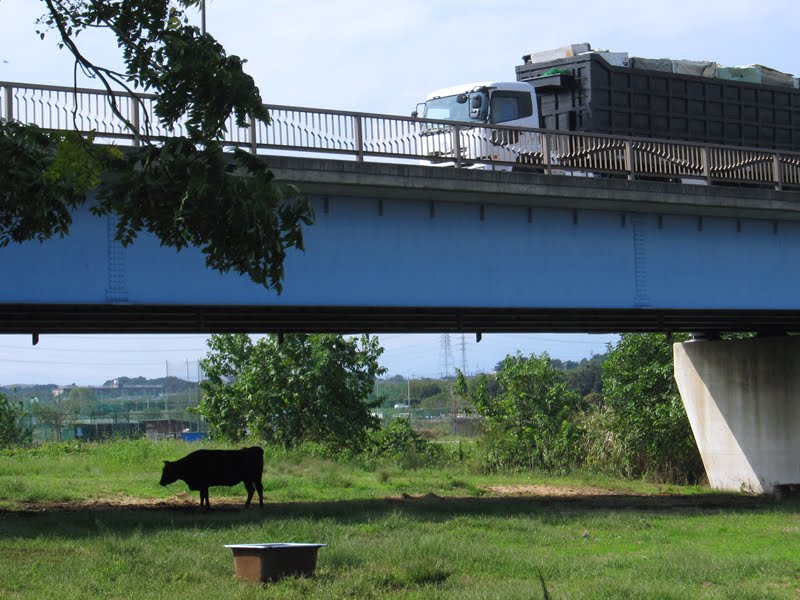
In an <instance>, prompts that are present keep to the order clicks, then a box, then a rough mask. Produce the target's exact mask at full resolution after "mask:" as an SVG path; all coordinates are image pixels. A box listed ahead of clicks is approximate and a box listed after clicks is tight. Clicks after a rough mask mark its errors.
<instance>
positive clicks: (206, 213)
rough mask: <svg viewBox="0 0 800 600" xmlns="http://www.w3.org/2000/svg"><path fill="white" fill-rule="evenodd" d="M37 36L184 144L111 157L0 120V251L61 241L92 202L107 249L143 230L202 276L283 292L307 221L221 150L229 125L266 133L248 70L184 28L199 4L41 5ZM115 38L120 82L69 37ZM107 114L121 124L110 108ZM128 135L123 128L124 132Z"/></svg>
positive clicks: (296, 199)
mask: <svg viewBox="0 0 800 600" xmlns="http://www.w3.org/2000/svg"><path fill="white" fill-rule="evenodd" d="M43 1H44V4H45V6H46V7H47V12H46V14H45V15H44V16H43V17H42V18H41V19H40V20H39V24H40V25H41V26H43V27H45V28H47V29H50V30H53V31H55V33H56V34H57V36H58V37H59V39H60V40H61V44H63V46H64V47H65V48H67V49H68V50H69V51H70V52H71V53H72V54H73V56H74V57H75V61H76V66H78V67H80V68H81V69H82V70H83V71H84V72H85V73H87V74H88V75H89V76H91V77H95V78H97V79H98V80H99V81H100V83H101V84H102V85H103V86H104V87H106V88H107V89H109V90H111V89H112V88H116V87H119V86H122V87H123V88H125V89H128V90H129V91H130V89H131V87H133V88H143V89H146V90H148V91H151V92H155V93H156V95H157V101H156V104H155V114H156V116H157V117H158V118H159V119H160V121H161V122H162V124H163V125H165V126H166V127H167V128H168V129H169V128H172V127H173V126H176V125H180V126H183V127H185V130H186V131H187V136H185V137H177V136H176V137H173V138H170V139H168V140H166V141H164V142H159V143H158V144H151V140H150V139H149V137H148V135H147V126H146V124H145V126H144V127H145V131H144V132H141V131H134V132H133V133H136V134H137V135H139V134H142V137H141V139H142V141H143V143H144V146H143V147H139V148H129V149H126V151H125V153H124V155H123V153H121V152H119V151H117V150H111V151H109V150H107V149H103V148H100V147H97V146H95V145H94V144H93V143H92V142H93V140H92V139H91V137H89V138H88V139H86V140H84V139H82V138H80V136H78V135H77V134H75V133H66V132H62V133H45V132H42V131H41V130H39V129H37V128H36V127H33V126H27V125H22V124H19V123H2V122H0V161H2V163H1V164H3V167H4V168H3V170H2V172H0V189H2V190H3V197H2V200H3V201H2V202H1V203H0V247H2V246H4V245H7V244H8V243H9V242H12V241H13V242H24V241H27V240H33V239H38V240H45V239H48V238H50V237H52V236H54V235H58V236H64V235H67V234H68V232H69V229H70V226H71V223H72V212H73V211H74V210H75V209H76V208H78V207H79V206H81V205H83V204H85V203H86V201H87V198H88V197H89V194H90V193H92V192H94V195H95V197H96V200H97V202H96V203H95V204H94V205H93V206H92V211H93V212H94V213H95V214H96V215H100V216H102V215H106V214H115V215H117V216H118V217H119V219H118V229H117V239H119V240H120V241H122V242H123V243H124V244H129V243H132V242H133V241H134V240H135V238H136V237H137V235H138V234H139V233H142V232H149V233H152V234H154V235H156V236H157V237H158V238H159V239H160V241H161V243H162V244H163V245H164V246H169V247H173V248H176V249H178V250H180V249H182V248H184V247H186V246H196V247H198V248H199V249H200V250H201V251H202V252H203V253H204V254H205V257H206V264H207V266H208V267H210V268H212V269H216V270H218V271H221V272H228V271H234V272H236V273H239V274H244V275H247V276H249V277H250V278H251V279H252V280H253V281H255V282H256V283H259V284H260V285H263V286H265V287H268V288H273V289H275V290H276V291H278V292H279V293H280V292H281V290H282V284H281V282H282V280H283V277H284V268H283V263H284V260H285V258H286V254H287V251H288V250H290V249H297V250H302V249H303V235H302V226H303V225H309V224H311V223H312V222H313V213H312V211H311V208H310V206H309V204H308V202H307V201H306V200H305V199H304V198H303V197H302V196H301V195H300V192H299V190H298V189H297V188H295V187H294V186H291V185H285V184H280V183H279V182H277V181H275V179H274V176H273V175H272V173H271V172H270V171H269V169H268V168H267V167H266V165H265V164H264V162H263V160H261V159H259V158H257V157H255V156H252V155H249V154H247V153H245V152H242V151H241V150H235V151H234V152H231V153H228V152H224V151H223V147H222V146H221V144H220V141H219V140H220V138H221V136H222V134H223V133H224V132H225V131H226V127H227V126H228V122H229V120H230V118H231V117H233V119H234V122H235V123H236V124H237V125H238V126H239V127H246V126H249V125H250V124H253V123H256V122H258V121H260V122H262V123H265V124H266V123H268V122H269V114H268V112H267V110H266V108H265V107H264V105H263V103H262V101H261V97H260V94H259V91H258V88H257V87H256V85H255V82H254V81H253V79H252V78H251V77H250V76H249V75H247V74H246V73H245V72H244V68H243V67H244V63H245V61H244V60H243V59H241V58H239V57H237V56H227V54H226V53H225V50H224V48H223V47H222V46H221V45H220V44H219V43H218V42H217V41H216V40H214V38H213V37H212V36H210V35H207V34H206V35H202V34H201V33H200V32H199V30H198V29H197V28H196V27H193V26H190V25H188V22H189V18H188V16H189V15H188V14H187V12H186V11H187V10H188V9H195V8H196V7H197V4H198V0H118V1H115V2H99V1H97V0H43ZM98 27H99V28H106V29H108V30H109V31H110V32H111V33H113V35H114V36H115V37H116V39H117V43H118V46H119V48H120V50H121V52H122V55H123V58H124V60H125V65H126V71H125V73H117V72H114V71H111V70H109V69H107V68H105V67H103V66H102V65H97V64H94V63H92V62H90V61H89V60H87V58H86V57H84V56H83V55H82V54H81V52H80V49H79V47H78V46H77V43H76V39H77V37H78V35H79V34H80V33H81V32H82V31H84V30H86V29H89V28H98ZM109 102H110V104H111V108H112V110H113V111H114V112H115V113H116V115H117V117H118V118H120V119H121V120H124V119H125V115H123V114H122V112H121V111H119V110H118V108H117V106H116V104H115V101H114V99H113V96H109ZM126 123H127V125H128V127H129V128H131V129H133V124H131V123H129V122H127V121H126Z"/></svg>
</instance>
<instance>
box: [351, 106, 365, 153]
mask: <svg viewBox="0 0 800 600" xmlns="http://www.w3.org/2000/svg"><path fill="white" fill-rule="evenodd" d="M362 119H363V117H361V116H355V117H353V120H354V130H355V135H356V140H355V141H356V161H357V162H364V124H363V122H362Z"/></svg>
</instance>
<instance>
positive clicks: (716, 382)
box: [673, 337, 800, 493]
mask: <svg viewBox="0 0 800 600" xmlns="http://www.w3.org/2000/svg"><path fill="white" fill-rule="evenodd" d="M673 353H674V358H675V380H676V381H677V383H678V389H679V390H680V393H681V398H682V399H683V404H684V406H685V407H686V413H687V414H688V416H689V421H690V423H691V426H692V431H693V432H694V436H695V440H696V441H697V446H698V448H699V450H700V454H701V456H702V458H703V464H704V465H705V469H706V474H707V475H708V479H709V482H710V483H711V486H712V487H713V488H716V489H721V490H735V491H740V490H741V491H750V492H755V493H773V492H775V491H777V490H776V486H779V485H789V484H797V483H800V435H798V433H800V402H798V397H799V396H800V368H798V365H800V337H779V338H753V339H746V340H731V341H719V340H717V341H693V342H684V343H679V344H675V345H674V347H673Z"/></svg>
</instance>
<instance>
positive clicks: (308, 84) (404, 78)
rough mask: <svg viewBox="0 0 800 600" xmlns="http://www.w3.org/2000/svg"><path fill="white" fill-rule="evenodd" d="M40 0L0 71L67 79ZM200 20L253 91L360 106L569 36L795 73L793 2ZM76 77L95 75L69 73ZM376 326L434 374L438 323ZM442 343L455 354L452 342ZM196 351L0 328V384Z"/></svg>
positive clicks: (797, 12)
mask: <svg viewBox="0 0 800 600" xmlns="http://www.w3.org/2000/svg"><path fill="white" fill-rule="evenodd" d="M545 4H546V5H545ZM42 7H43V3H42V2H40V1H37V0H0V80H2V81H16V82H25V83H41V84H52V85H70V84H71V83H72V73H73V69H72V61H71V60H70V58H69V56H68V55H67V53H66V52H65V51H60V50H58V49H57V48H56V40H55V38H54V37H53V36H52V35H51V36H48V37H46V38H45V40H44V41H41V40H39V37H38V35H37V34H36V30H37V26H36V25H35V23H34V22H35V19H36V17H37V16H39V15H40V14H41V13H42V12H43V8H42ZM197 22H198V24H199V18H198V21H197ZM207 23H208V30H209V32H210V33H212V34H213V35H214V36H216V37H217V39H219V40H220V42H222V44H223V45H224V46H225V47H226V48H227V50H228V52H229V53H230V54H238V55H240V56H242V57H245V58H247V60H248V64H247V68H248V72H249V73H250V74H251V75H253V77H254V78H255V80H256V83H257V84H258V85H259V87H260V89H261V92H262V96H263V97H264V99H265V101H267V102H271V103H277V104H288V105H295V106H306V107H322V108H335V109H344V110H357V111H365V112H377V113H389V114H409V113H410V112H411V111H412V110H413V109H414V107H415V105H416V103H417V102H419V101H420V100H421V99H423V98H424V97H425V94H426V93H427V92H428V91H430V90H433V89H437V88H441V87H445V86H447V85H453V84H458V83H464V82H469V81H486V80H513V79H514V77H515V74H514V73H515V72H514V67H515V66H516V65H518V64H520V63H521V57H522V55H523V54H527V53H530V52H532V51H537V50H545V49H549V48H555V47H559V46H563V45H566V44H571V43H578V42H590V43H591V44H592V46H593V47H594V48H601V49H608V50H613V51H622V52H628V53H630V54H631V55H634V56H643V57H649V58H658V57H669V58H684V59H693V60H714V61H717V62H718V63H720V64H722V65H726V66H741V65H748V64H762V65H766V66H769V67H772V68H774V69H778V70H780V71H784V72H788V73H793V74H799V73H800V64H798V63H799V62H800V59H798V55H799V54H798V50H797V44H796V40H797V25H798V23H800V3H798V2H797V0H760V1H753V0H724V1H718V0H704V1H702V2H697V1H691V2H690V1H686V0H673V1H663V2H641V1H637V2H629V1H615V0H606V1H605V2H594V1H591V2H590V1H584V0H573V1H572V2H564V3H556V2H549V3H541V2H512V1H506V0H492V1H487V0H483V1H482V2H477V1H473V0H459V1H458V2H456V1H454V0H438V1H436V2H431V1H430V0H428V1H426V2H423V1H421V0H406V1H405V2H391V3H389V2H385V3H384V2H381V3H379V2H375V1H374V0H372V1H365V0H338V1H337V2H329V1H326V2H323V1H318V0H314V1H306V2H285V1H278V2H265V1H264V0H207ZM79 41H80V42H81V44H82V48H83V50H84V51H85V52H86V53H87V55H88V56H89V57H90V58H93V59H95V60H102V61H103V62H104V64H107V65H110V66H119V65H120V60H119V59H118V57H117V52H116V47H115V46H114V44H113V43H112V42H111V41H110V40H109V39H108V38H106V37H104V36H102V35H96V34H86V35H82V36H81V37H80V39H79ZM79 85H82V86H86V87H96V86H95V85H93V82H91V81H87V80H85V79H80V80H79ZM0 259H1V258H0ZM380 337H381V340H382V342H383V345H384V347H385V348H386V352H385V354H384V360H383V364H384V365H385V366H386V367H387V368H388V369H389V372H390V373H391V374H396V373H400V374H403V375H417V376H423V375H432V376H436V375H438V374H439V373H440V372H441V352H440V348H441V344H440V337H439V336H438V335H407V336H403V335H396V334H392V335H386V336H380ZM614 339H615V338H614V337H613V336H589V335H571V336H564V335H555V334H543V335H514V336H512V335H484V337H483V340H482V341H481V342H480V344H475V339H474V336H467V338H466V340H465V341H466V349H467V364H468V369H469V370H470V371H478V370H487V369H491V367H493V366H494V364H496V363H497V362H498V361H499V360H501V359H502V358H503V357H504V356H505V355H506V354H508V353H513V352H515V351H517V350H520V351H522V352H523V353H525V354H530V353H533V352H535V353H540V352H543V351H547V352H549V354H550V355H551V356H553V357H556V358H562V359H569V360H579V359H580V358H583V357H588V356H590V355H591V354H593V353H600V352H603V351H605V347H606V344H607V343H608V342H609V341H613V340H614ZM451 341H452V345H453V348H454V351H455V354H456V356H455V359H456V361H457V364H460V363H461V352H460V348H461V338H460V336H452V338H451ZM204 353H205V336H188V335H178V336H143V335H128V336H112V335H106V336H88V335H80V336H78V335H76V336H65V335H58V336H42V338H41V341H40V343H39V345H38V346H36V347H33V346H31V340H30V337H29V336H0V385H8V384H11V383H24V382H40V383H59V384H65V383H73V382H74V383H78V384H97V383H102V382H103V381H105V380H107V379H110V378H113V377H118V376H135V375H144V376H147V377H157V376H161V375H163V374H165V373H166V372H167V371H168V370H170V369H171V370H172V372H173V373H174V374H179V373H180V372H182V373H184V374H185V373H186V367H185V365H186V363H187V362H189V363H192V364H193V363H194V362H196V360H197V358H199V357H200V356H202V355H203V354H204ZM190 372H191V368H190ZM173 373H170V374H173ZM190 375H191V373H190Z"/></svg>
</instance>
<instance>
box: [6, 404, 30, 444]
mask: <svg viewBox="0 0 800 600" xmlns="http://www.w3.org/2000/svg"><path fill="white" fill-rule="evenodd" d="M21 412H22V411H21V410H20V409H19V408H18V407H15V406H13V405H12V404H11V402H9V400H8V399H7V398H6V396H5V394H0V448H8V447H10V446H16V445H17V444H22V443H24V442H26V441H29V437H30V435H29V432H26V431H25V430H24V429H23V428H22V427H20V425H19V419H20V416H21Z"/></svg>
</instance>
